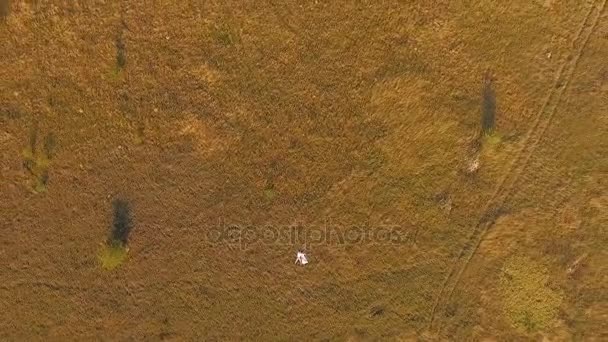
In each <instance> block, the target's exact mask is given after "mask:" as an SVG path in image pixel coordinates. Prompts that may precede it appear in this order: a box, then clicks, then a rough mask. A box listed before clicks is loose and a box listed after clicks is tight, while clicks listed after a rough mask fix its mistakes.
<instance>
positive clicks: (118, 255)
mask: <svg viewBox="0 0 608 342" xmlns="http://www.w3.org/2000/svg"><path fill="white" fill-rule="evenodd" d="M127 252H128V248H126V247H125V246H123V245H122V244H119V243H116V244H107V245H105V246H104V248H103V249H102V250H101V251H100V252H99V255H98V258H99V262H100V264H101V267H103V268H104V269H106V270H113V269H115V268H117V267H118V266H120V265H121V264H122V263H123V262H124V261H125V260H126V259H127Z"/></svg>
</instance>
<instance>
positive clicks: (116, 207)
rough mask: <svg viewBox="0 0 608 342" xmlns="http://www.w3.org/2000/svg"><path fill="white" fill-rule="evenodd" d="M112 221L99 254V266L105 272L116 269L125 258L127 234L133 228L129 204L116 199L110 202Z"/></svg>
mask: <svg viewBox="0 0 608 342" xmlns="http://www.w3.org/2000/svg"><path fill="white" fill-rule="evenodd" d="M112 209H113V220H112V228H111V230H110V234H109V236H108V239H107V241H106V245H105V246H104V248H103V249H102V250H101V252H100V254H99V261H100V262H101V266H102V267H103V268H105V269H107V270H112V269H114V268H116V267H118V266H119V265H120V264H121V263H122V262H123V261H124V260H125V259H126V258H127V252H128V250H129V249H128V247H127V243H128V242H129V234H130V233H131V229H132V227H133V225H132V224H133V223H132V221H131V208H130V206H129V202H127V201H125V200H123V199H116V200H114V201H113V202H112Z"/></svg>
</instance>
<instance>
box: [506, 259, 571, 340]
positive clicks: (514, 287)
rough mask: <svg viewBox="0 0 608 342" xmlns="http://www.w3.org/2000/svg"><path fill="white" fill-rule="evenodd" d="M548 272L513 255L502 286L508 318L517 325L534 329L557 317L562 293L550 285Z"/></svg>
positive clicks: (541, 327)
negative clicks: (548, 283)
mask: <svg viewBox="0 0 608 342" xmlns="http://www.w3.org/2000/svg"><path fill="white" fill-rule="evenodd" d="M548 280H549V275H548V271H547V269H546V268H545V267H543V266H542V265H541V264H538V263H536V262H534V261H533V260H531V259H529V258H527V257H513V258H511V259H510V260H508V261H507V263H506V264H505V265H504V267H503V273H502V275H501V278H500V286H501V291H502V297H503V308H504V312H505V317H506V319H507V320H508V321H509V322H510V323H511V324H512V325H513V326H515V327H516V328H518V329H521V330H523V331H526V332H533V331H537V330H542V329H545V328H547V327H549V326H550V325H551V324H552V323H553V322H554V320H555V319H556V318H557V312H558V308H559V306H560V304H561V301H562V295H561V294H560V293H558V292H556V291H555V290H553V289H551V288H549V287H548V285H547V282H548Z"/></svg>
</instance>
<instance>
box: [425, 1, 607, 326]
mask: <svg viewBox="0 0 608 342" xmlns="http://www.w3.org/2000/svg"><path fill="white" fill-rule="evenodd" d="M607 1H608V0H597V1H595V2H594V3H593V4H592V5H591V6H590V8H589V10H588V12H587V13H586V15H585V16H584V18H583V20H582V22H581V26H580V28H579V29H578V31H577V32H576V34H575V36H574V39H573V41H572V50H571V52H570V53H569V54H568V56H567V57H566V59H565V61H564V63H563V64H562V66H561V67H560V69H559V70H558V72H557V76H556V79H555V82H554V84H553V87H552V88H551V90H550V91H549V93H548V95H547V97H546V98H545V101H544V103H543V105H542V106H541V108H540V110H539V111H538V113H537V115H536V117H535V120H534V123H533V125H532V128H531V129H530V130H529V131H528V133H527V134H526V136H525V137H524V140H523V143H522V145H521V147H520V149H519V151H518V152H517V154H516V156H515V158H514V159H513V160H512V162H511V163H510V164H509V166H508V168H507V169H506V171H505V172H504V174H503V177H502V179H501V180H500V182H499V184H498V186H497V187H496V189H495V191H494V193H493V194H492V196H491V198H490V200H488V201H487V202H486V205H485V206H484V207H483V211H482V213H483V214H482V217H481V218H480V219H479V221H478V223H477V225H476V226H475V228H474V230H473V232H472V233H471V235H470V237H469V238H468V240H467V242H466V243H465V245H464V247H463V248H462V250H461V252H460V254H459V255H458V258H457V259H456V261H455V262H454V264H453V266H452V268H451V269H450V272H449V273H448V276H447V277H446V279H445V281H444V282H443V284H442V286H441V290H440V291H439V294H438V295H437V299H436V301H435V304H434V305H433V308H432V310H431V315H430V321H429V329H433V323H434V322H435V318H436V315H437V312H438V311H444V309H445V307H446V306H447V305H448V303H449V301H450V299H451V297H452V295H453V293H454V291H455V289H456V287H457V286H458V283H459V282H460V279H461V278H462V275H463V274H464V272H465V271H466V269H467V267H468V265H469V263H470V262H471V260H472V259H473V256H474V255H475V253H476V252H477V250H478V248H479V246H480V245H481V243H482V241H483V239H484V237H485V235H486V234H487V232H488V231H489V229H490V228H491V227H492V226H493V225H494V223H495V221H496V219H497V218H498V216H496V215H488V213H497V214H498V213H499V212H500V208H501V206H502V205H503V204H504V203H505V202H506V201H507V199H508V198H509V197H510V196H511V195H512V193H513V190H514V189H515V185H516V183H517V181H518V180H519V177H520V176H521V174H522V173H523V171H524V170H525V169H526V166H527V165H528V162H529V161H530V158H531V156H532V154H533V152H534V150H535V149H536V147H537V145H538V144H539V142H540V140H541V139H542V137H543V135H544V134H545V132H546V130H547V129H548V127H549V126H550V125H551V122H552V120H553V117H554V116H555V112H556V110H557V107H558V106H559V104H560V102H561V99H562V97H563V95H564V93H565V91H566V89H567V88H568V86H569V85H570V81H571V80H572V76H573V75H574V71H575V70H576V67H577V65H578V62H579V60H580V58H581V56H582V55H583V52H584V50H585V47H586V45H587V42H588V41H589V38H590V37H591V35H592V34H593V32H594V31H595V28H596V27H597V24H598V23H599V20H600V18H601V16H602V14H603V13H604V10H605V8H606V2H607ZM492 216H496V217H492ZM440 329H441V326H440V324H438V327H437V330H438V331H439V330H440Z"/></svg>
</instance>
